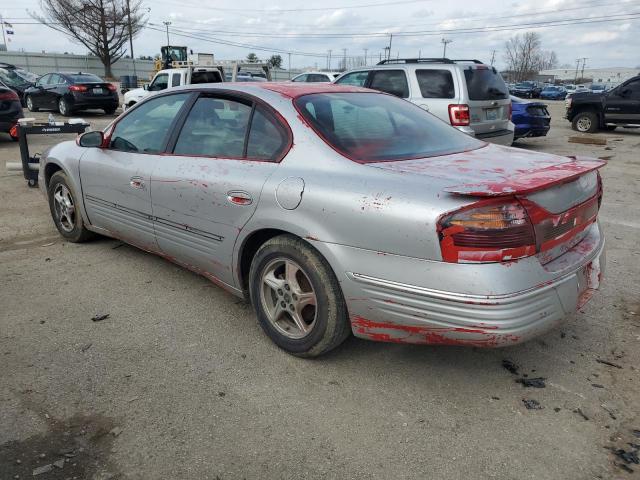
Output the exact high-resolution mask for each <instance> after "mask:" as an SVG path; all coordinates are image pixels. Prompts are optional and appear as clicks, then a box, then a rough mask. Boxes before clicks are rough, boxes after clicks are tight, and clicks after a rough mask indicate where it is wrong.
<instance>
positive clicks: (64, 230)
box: [47, 171, 95, 243]
mask: <svg viewBox="0 0 640 480" xmlns="http://www.w3.org/2000/svg"><path fill="white" fill-rule="evenodd" d="M47 197H48V198H49V209H50V210H51V217H52V218H53V223H54V224H55V226H56V228H57V229H58V232H60V235H62V236H63V237H64V238H65V239H67V240H68V241H70V242H73V243H81V242H86V241H87V240H90V239H91V238H93V237H94V236H95V234H94V233H93V232H91V231H89V230H87V229H86V228H85V226H84V221H83V219H82V214H81V213H80V209H79V208H80V201H79V197H78V196H77V195H76V193H75V191H74V190H73V188H72V187H71V184H70V183H69V179H68V178H67V175H66V174H65V173H64V172H62V171H58V172H56V173H54V174H53V175H52V176H51V179H50V180H49V188H48V189H47Z"/></svg>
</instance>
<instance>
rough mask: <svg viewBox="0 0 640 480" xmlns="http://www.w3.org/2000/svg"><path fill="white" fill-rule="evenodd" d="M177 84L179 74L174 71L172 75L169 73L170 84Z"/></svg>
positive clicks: (175, 85)
mask: <svg viewBox="0 0 640 480" xmlns="http://www.w3.org/2000/svg"><path fill="white" fill-rule="evenodd" d="M178 85H180V74H179V73H174V74H173V75H171V86H172V87H177V86H178Z"/></svg>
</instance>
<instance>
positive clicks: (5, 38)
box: [0, 15, 9, 52]
mask: <svg viewBox="0 0 640 480" xmlns="http://www.w3.org/2000/svg"><path fill="white" fill-rule="evenodd" d="M0 25H1V26H2V43H4V49H5V50H6V51H7V52H8V51H9V47H7V37H6V35H5V34H4V19H3V18H2V15H0Z"/></svg>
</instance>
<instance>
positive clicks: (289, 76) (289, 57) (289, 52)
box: [289, 52, 291, 80]
mask: <svg viewBox="0 0 640 480" xmlns="http://www.w3.org/2000/svg"><path fill="white" fill-rule="evenodd" d="M289 80H291V52H289Z"/></svg>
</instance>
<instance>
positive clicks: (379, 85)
mask: <svg viewBox="0 0 640 480" xmlns="http://www.w3.org/2000/svg"><path fill="white" fill-rule="evenodd" d="M369 88H373V89H374V90H380V91H381V92H386V93H390V94H391V95H395V96H396V97H400V98H408V97H409V85H408V84H407V76H406V75H405V73H404V70H378V71H374V72H373V74H372V78H371V83H370V84H369Z"/></svg>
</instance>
